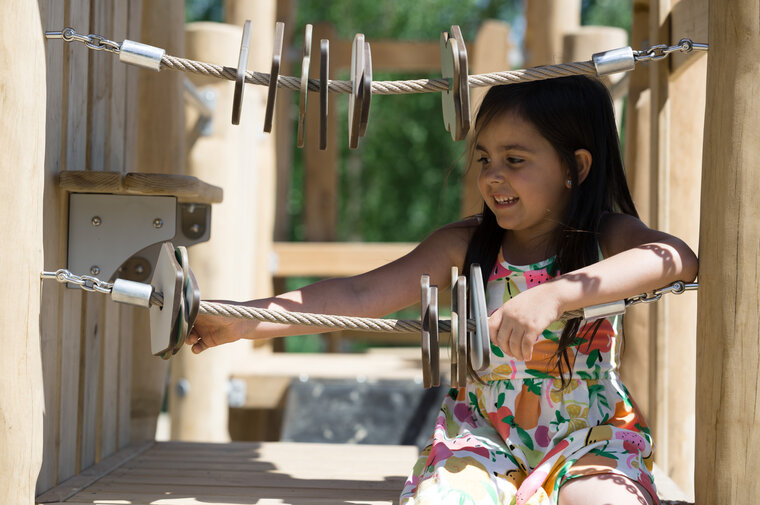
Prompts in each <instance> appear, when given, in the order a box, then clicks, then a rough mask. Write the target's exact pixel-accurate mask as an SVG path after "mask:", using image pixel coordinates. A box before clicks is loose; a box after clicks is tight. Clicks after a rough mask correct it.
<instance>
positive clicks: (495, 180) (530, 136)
mask: <svg viewBox="0 0 760 505" xmlns="http://www.w3.org/2000/svg"><path fill="white" fill-rule="evenodd" d="M475 149H476V151H475V152H476V155H475V161H476V162H478V163H479V164H480V175H479V177H478V187H479V189H480V193H481V195H482V196H483V199H484V200H485V203H486V205H487V206H488V207H489V208H490V209H491V211H492V212H493V213H494V215H495V216H496V220H497V222H498V223H499V226H501V227H502V228H504V229H505V230H507V234H508V235H509V236H510V238H509V240H510V241H513V244H514V245H515V246H517V245H518V244H519V247H520V248H521V249H523V248H525V247H526V246H527V247H529V248H533V247H537V246H539V245H546V243H547V242H546V241H547V239H548V238H549V237H550V236H551V234H552V232H553V231H554V230H555V229H556V227H557V226H558V224H559V222H560V221H561V219H562V214H563V213H564V210H565V207H566V206H567V203H568V201H569V197H570V191H569V189H568V184H567V180H568V177H569V170H568V169H567V168H565V167H564V166H563V164H562V162H561V160H560V158H559V155H558V154H557V152H556V151H555V150H554V148H553V147H552V145H551V144H550V143H549V141H548V140H546V139H545V138H544V137H542V136H541V134H539V133H538V131H537V130H536V128H535V126H533V124H532V123H530V122H528V121H525V120H524V119H522V118H521V117H520V116H518V115H517V114H514V113H506V114H502V115H501V116H497V117H494V118H493V119H492V120H491V122H490V123H489V124H488V125H487V126H486V127H485V128H483V130H482V131H481V132H480V134H479V135H478V140H477V145H476V147H475ZM514 241H516V242H517V243H514ZM510 249H511V247H510Z"/></svg>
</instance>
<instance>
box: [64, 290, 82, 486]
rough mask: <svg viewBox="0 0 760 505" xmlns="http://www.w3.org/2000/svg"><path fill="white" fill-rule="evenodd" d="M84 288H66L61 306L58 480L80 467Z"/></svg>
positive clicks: (75, 471) (70, 475) (66, 477)
mask: <svg viewBox="0 0 760 505" xmlns="http://www.w3.org/2000/svg"><path fill="white" fill-rule="evenodd" d="M82 298H83V297H82V291H80V290H75V289H66V290H65V291H64V293H63V303H62V308H61V363H60V367H61V382H60V388H61V399H60V414H59V418H60V425H59V435H58V440H59V451H58V480H59V481H62V480H66V479H68V478H70V477H72V476H73V475H74V474H76V473H77V471H78V470H79V465H78V463H79V462H78V440H79V436H78V430H77V426H78V423H79V421H80V420H79V365H80V347H81V343H82V336H81V328H82Z"/></svg>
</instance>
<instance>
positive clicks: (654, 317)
mask: <svg viewBox="0 0 760 505" xmlns="http://www.w3.org/2000/svg"><path fill="white" fill-rule="evenodd" d="M671 5H672V3H671V0H651V4H650V18H649V40H668V39H669V37H670V33H669V28H670V25H669V23H668V16H669V14H670V9H671ZM668 74H669V72H668V69H667V67H665V66H658V65H652V66H650V69H649V87H650V90H651V118H650V128H651V130H650V131H651V133H650V135H651V136H650V142H651V144H650V146H651V147H650V160H649V161H650V170H651V172H650V177H649V183H650V188H649V191H650V195H651V197H650V201H649V205H650V207H649V218H650V220H649V222H648V223H647V225H649V226H650V227H652V228H655V229H658V230H664V231H668V230H669V229H670V223H669V220H668V219H669V213H668V209H669V207H670V201H669V198H670V176H669V171H670V166H671V165H670V149H669V146H670V135H671V130H670V122H671V120H670V111H671V105H670V101H669V80H668V78H669V75H668ZM669 303H670V301H669V300H661V302H660V303H656V304H652V307H650V314H649V332H650V334H651V335H652V340H651V341H650V348H649V359H650V363H651V365H650V371H652V372H653V376H652V377H651V379H650V383H649V388H650V393H649V395H650V414H649V418H648V422H649V426H650V427H651V428H652V431H653V432H654V433H656V434H657V448H658V450H657V454H656V455H655V461H656V462H657V464H658V465H660V466H661V467H665V468H667V467H668V448H669V442H668V435H669V432H668V430H667V426H668V418H669V416H670V414H671V412H670V409H669V408H668V384H667V375H666V374H664V373H662V371H664V370H666V369H667V367H668V366H669V363H668V355H669V353H668V345H669V341H670V335H669V334H668V333H667V331H668V327H667V324H666V310H667V306H668V304H669Z"/></svg>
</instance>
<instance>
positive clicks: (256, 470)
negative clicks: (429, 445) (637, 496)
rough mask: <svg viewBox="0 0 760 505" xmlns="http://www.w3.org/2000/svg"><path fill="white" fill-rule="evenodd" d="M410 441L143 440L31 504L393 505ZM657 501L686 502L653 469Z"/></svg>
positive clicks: (413, 454) (410, 460)
mask: <svg viewBox="0 0 760 505" xmlns="http://www.w3.org/2000/svg"><path fill="white" fill-rule="evenodd" d="M416 458H417V448H416V447H414V446H398V445H396V446H393V445H350V444H305V443H289V442H263V443H258V442H233V443H229V444H210V443H192V442H146V443H143V444H135V445H132V446H130V447H127V448H126V449H123V450H121V451H119V452H118V453H116V454H114V455H113V456H111V457H109V458H106V459H105V460H103V461H101V462H100V463H98V464H97V465H95V466H93V467H91V468H90V469H88V470H85V471H83V472H81V473H80V474H78V475H77V476H75V477H73V478H71V479H69V480H68V481H66V482H64V483H62V484H61V485H59V486H58V487H56V488H53V489H52V490H50V491H48V492H47V493H44V494H43V495H41V496H38V497H37V503H39V504H42V503H46V504H59V505H63V504H65V505H92V504H110V505H343V504H345V505H348V504H362V505H391V504H397V503H398V496H399V493H400V491H401V489H402V487H403V484H404V480H405V479H406V476H407V473H408V472H409V471H410V470H411V468H412V466H413V465H414V462H415V460H416ZM655 476H656V480H657V482H658V487H659V491H660V497H661V499H662V500H663V501H662V505H690V502H686V501H681V500H682V499H684V498H685V497H684V496H683V495H682V493H681V492H680V490H678V488H677V487H675V485H674V484H673V482H672V481H670V479H668V478H667V476H665V475H664V474H662V473H661V472H660V471H659V470H658V469H657V468H656V467H655Z"/></svg>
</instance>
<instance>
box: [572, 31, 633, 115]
mask: <svg viewBox="0 0 760 505" xmlns="http://www.w3.org/2000/svg"><path fill="white" fill-rule="evenodd" d="M627 45H628V33H627V32H626V31H625V30H623V29H622V28H617V27H614V26H579V27H577V28H574V29H572V30H567V31H566V32H565V35H564V36H563V37H562V61H585V60H590V59H591V56H592V55H593V54H594V53H598V52H600V51H606V50H608V49H615V48H618V47H623V46H627ZM624 77H625V75H624V74H614V75H610V76H605V77H604V78H603V79H602V81H603V82H604V83H605V84H606V85H607V86H608V87H609V88H610V89H611V90H612V89H613V86H614V85H615V84H617V83H619V82H620V81H621V80H622V79H623V78H624ZM623 85H625V84H624V83H623ZM613 99H614V107H615V121H616V123H617V126H618V130H620V124H621V120H622V118H623V93H618V94H617V96H613Z"/></svg>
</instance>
